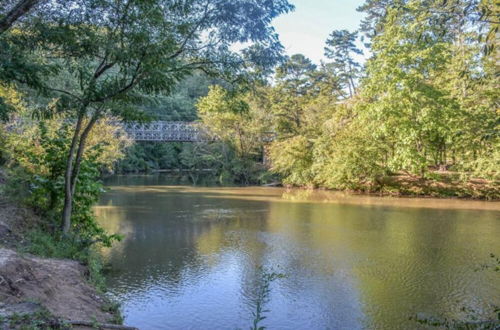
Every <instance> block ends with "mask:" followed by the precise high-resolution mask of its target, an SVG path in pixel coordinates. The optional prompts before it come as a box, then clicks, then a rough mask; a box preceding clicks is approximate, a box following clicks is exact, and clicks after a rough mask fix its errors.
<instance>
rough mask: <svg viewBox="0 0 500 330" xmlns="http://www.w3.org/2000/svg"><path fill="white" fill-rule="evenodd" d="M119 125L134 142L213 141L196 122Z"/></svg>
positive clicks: (153, 122)
mask: <svg viewBox="0 0 500 330" xmlns="http://www.w3.org/2000/svg"><path fill="white" fill-rule="evenodd" d="M121 125H123V128H124V130H125V131H126V132H127V134H128V136H129V137H130V138H131V139H132V140H134V141H157V142H202V141H211V140H213V137H211V136H210V135H209V134H208V131H207V130H206V129H204V128H203V126H202V125H201V124H199V123H196V122H186V121H152V122H148V123H135V122H129V123H122V124H121Z"/></svg>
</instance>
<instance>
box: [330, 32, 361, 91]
mask: <svg viewBox="0 0 500 330" xmlns="http://www.w3.org/2000/svg"><path fill="white" fill-rule="evenodd" d="M357 37H358V34H357V32H349V31H347V30H335V31H333V32H332V33H330V36H329V37H328V39H327V40H326V47H325V56H326V57H327V58H328V59H331V60H333V63H332V64H333V65H334V67H336V69H337V72H338V75H339V77H341V78H342V81H343V84H344V86H347V88H348V90H349V96H350V97H352V96H353V95H354V94H355V93H356V84H355V81H356V80H357V79H358V77H359V73H360V68H361V65H360V64H359V63H358V62H356V60H355V59H354V55H361V54H363V52H362V51H361V50H360V49H358V48H357V47H356V45H355V44H354V43H355V41H356V39H357Z"/></svg>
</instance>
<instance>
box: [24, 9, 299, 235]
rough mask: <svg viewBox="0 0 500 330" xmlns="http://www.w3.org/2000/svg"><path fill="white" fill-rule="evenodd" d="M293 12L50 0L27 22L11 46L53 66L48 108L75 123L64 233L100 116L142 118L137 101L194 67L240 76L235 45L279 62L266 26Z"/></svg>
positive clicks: (240, 59) (274, 37) (239, 58)
mask: <svg viewBox="0 0 500 330" xmlns="http://www.w3.org/2000/svg"><path fill="white" fill-rule="evenodd" d="M292 8H293V7H292V6H291V5H290V4H289V3H288V2H287V1H286V0H276V1H266V2H256V1H249V0H239V1H231V2H228V1H222V0H220V1H207V0H196V1H183V2H179V1H171V0H153V1H143V0H135V1H127V2H120V1H115V0H105V1H102V0H99V1H97V0H96V1H87V2H85V3H84V4H80V5H78V6H75V7H71V6H69V7H68V6H66V4H64V3H57V2H54V3H52V2H50V3H48V4H47V6H45V7H44V8H43V9H41V10H38V11H37V12H36V14H34V15H31V16H30V19H29V20H26V21H23V25H22V33H21V34H20V36H19V37H18V38H17V40H16V41H17V42H18V43H22V47H23V48H24V49H29V50H31V51H33V52H37V53H39V54H40V55H41V56H43V57H44V58H49V59H51V63H53V64H56V65H57V70H56V72H55V73H56V75H54V76H53V79H51V80H49V82H48V84H47V85H46V86H45V88H46V90H47V91H48V92H50V95H51V96H52V97H55V98H56V99H55V100H56V102H53V103H52V104H51V106H50V107H48V108H47V109H49V110H51V112H52V113H54V112H62V113H67V114H68V115H69V116H70V117H73V118H74V119H75V121H76V124H75V129H74V131H73V132H72V134H73V137H72V140H71V143H70V145H69V151H68V158H67V165H66V169H65V176H64V180H65V184H64V191H65V201H64V207H63V211H62V224H63V226H62V228H63V231H64V233H68V232H69V231H70V229H71V213H72V208H73V197H74V194H75V191H76V187H77V183H78V177H79V173H80V167H81V164H82V159H83V155H84V151H85V146H86V142H87V137H88V135H89V133H90V132H91V131H92V129H93V127H94V125H95V124H96V122H97V121H98V120H99V119H100V118H103V117H105V116H108V115H109V114H113V115H115V116H119V117H121V118H124V119H127V120H137V119H140V118H142V115H143V112H141V111H137V109H136V107H135V106H134V104H136V103H137V102H138V101H139V100H140V97H141V95H144V94H154V93H165V92H167V93H168V92H170V91H171V90H172V88H173V86H174V85H175V84H176V82H177V81H179V80H180V79H182V78H183V77H186V76H187V75H189V74H191V73H192V72H194V71H195V70H204V71H206V72H209V73H214V74H215V73H222V74H225V75H233V76H234V75H239V74H241V73H242V72H241V71H240V69H241V65H242V63H243V62H244V60H245V59H244V58H243V56H242V55H239V54H237V53H235V52H233V51H231V49H230V46H231V45H232V44H233V43H236V42H240V43H246V42H248V43H250V44H251V45H252V44H254V45H259V44H260V45H263V46H264V48H263V49H266V50H267V51H268V52H271V53H273V52H274V53H275V54H276V57H277V56H278V54H279V53H280V51H281V50H282V47H281V45H280V44H279V41H278V39H277V35H276V34H275V33H274V31H273V29H272V28H271V27H270V22H271V20H272V19H273V18H274V17H276V16H278V15H280V14H281V13H285V12H287V11H289V10H291V9H292ZM248 13H252V15H249V14H248ZM250 49H252V46H250ZM61 75H62V76H63V77H64V80H61V79H60V77H61Z"/></svg>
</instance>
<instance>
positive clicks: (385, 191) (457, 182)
mask: <svg viewBox="0 0 500 330" xmlns="http://www.w3.org/2000/svg"><path fill="white" fill-rule="evenodd" d="M179 173H181V172H176V171H172V172H144V173H128V174H121V175H118V176H115V178H116V177H119V178H123V179H120V180H114V181H113V183H127V182H128V181H129V180H127V178H134V177H137V176H144V177H148V176H151V177H160V176H165V177H168V178H170V180H168V182H169V184H173V185H177V184H181V185H186V184H192V181H190V179H189V177H188V176H182V175H179ZM132 181H134V180H132ZM215 181H216V179H215V178H213V177H211V176H210V175H206V176H203V177H200V178H199V180H198V184H200V183H201V184H200V185H201V186H204V185H207V186H212V185H217V184H216V183H215ZM148 182H149V183H153V182H154V180H149V181H148V180H146V181H144V184H148ZM258 185H261V186H264V187H279V186H284V187H286V188H294V187H295V188H303V189H317V190H327V191H328V190H330V191H341V192H347V193H353V194H366V195H376V196H391V197H422V198H425V197H432V198H459V199H471V200H500V182H498V181H494V180H486V179H481V178H470V179H467V180H463V179H461V178H460V175H459V174H458V173H455V172H447V171H435V172H431V173H429V174H428V175H427V176H426V177H425V178H421V177H417V176H411V175H407V174H402V173H400V174H397V175H391V176H386V177H384V178H381V179H378V180H377V181H376V182H370V183H366V184H360V185H359V186H358V187H357V189H344V190H339V189H334V188H332V187H324V186H320V185H316V186H313V185H311V186H294V185H287V184H283V183H282V182H281V181H279V180H274V181H271V182H261V183H260V184H255V185H249V186H258ZM224 186H227V185H224ZM230 186H231V185H230ZM233 186H238V185H233ZM244 186H245V185H244Z"/></svg>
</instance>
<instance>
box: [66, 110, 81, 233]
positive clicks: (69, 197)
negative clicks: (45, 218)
mask: <svg viewBox="0 0 500 330" xmlns="http://www.w3.org/2000/svg"><path fill="white" fill-rule="evenodd" d="M82 122H83V115H78V120H77V122H76V127H75V132H74V134H73V139H72V140H71V146H70V148H69V154H68V160H67V162H66V171H65V173H64V206H63V212H62V230H63V234H64V235H66V234H68V233H69V229H70V228H71V211H72V209H73V193H72V192H73V189H72V185H71V181H72V175H73V161H74V158H75V151H76V147H77V143H78V140H79V138H80V130H81V128H82Z"/></svg>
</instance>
